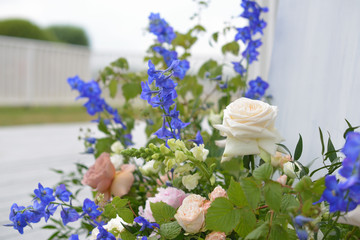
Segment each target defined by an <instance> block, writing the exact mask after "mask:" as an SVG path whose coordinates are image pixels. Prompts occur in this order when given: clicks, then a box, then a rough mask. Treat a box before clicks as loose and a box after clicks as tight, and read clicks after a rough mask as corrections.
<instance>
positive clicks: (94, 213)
mask: <svg viewBox="0 0 360 240" xmlns="http://www.w3.org/2000/svg"><path fill="white" fill-rule="evenodd" d="M98 208H99V206H97V205H96V204H95V202H93V201H91V200H90V199H88V198H86V199H85V200H84V204H83V207H82V209H83V211H84V214H87V215H89V216H90V218H91V219H95V218H97V217H98V216H100V215H101V213H102V212H101V211H99V210H98Z"/></svg>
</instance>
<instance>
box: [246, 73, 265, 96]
mask: <svg viewBox="0 0 360 240" xmlns="http://www.w3.org/2000/svg"><path fill="white" fill-rule="evenodd" d="M249 86H250V88H251V89H252V91H254V92H256V93H258V94H259V95H260V96H264V94H265V91H266V89H268V87H269V84H268V83H267V82H265V81H264V80H262V79H261V77H257V78H256V79H255V80H251V81H250V82H249Z"/></svg>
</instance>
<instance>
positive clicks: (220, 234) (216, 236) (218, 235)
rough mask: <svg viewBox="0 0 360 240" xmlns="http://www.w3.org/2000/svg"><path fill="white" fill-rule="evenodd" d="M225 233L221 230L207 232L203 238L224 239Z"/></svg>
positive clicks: (210, 239) (207, 239) (206, 239)
mask: <svg viewBox="0 0 360 240" xmlns="http://www.w3.org/2000/svg"><path fill="white" fill-rule="evenodd" d="M225 239H226V234H225V233H223V232H212V233H210V234H208V235H207V236H206V238H205V240H225Z"/></svg>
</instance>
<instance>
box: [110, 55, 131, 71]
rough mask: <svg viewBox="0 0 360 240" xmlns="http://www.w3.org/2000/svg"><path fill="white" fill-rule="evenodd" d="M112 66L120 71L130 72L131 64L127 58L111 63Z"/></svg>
mask: <svg viewBox="0 0 360 240" xmlns="http://www.w3.org/2000/svg"><path fill="white" fill-rule="evenodd" d="M111 66H113V67H118V68H120V69H124V70H128V69H129V63H128V61H127V60H126V59H125V58H119V59H117V60H116V61H114V62H112V63H111Z"/></svg>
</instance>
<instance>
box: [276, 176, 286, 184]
mask: <svg viewBox="0 0 360 240" xmlns="http://www.w3.org/2000/svg"><path fill="white" fill-rule="evenodd" d="M276 181H278V182H279V183H280V184H281V185H283V186H285V185H286V181H287V176H286V175H281V176H280V177H279V178H278V179H277V180H276Z"/></svg>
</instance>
